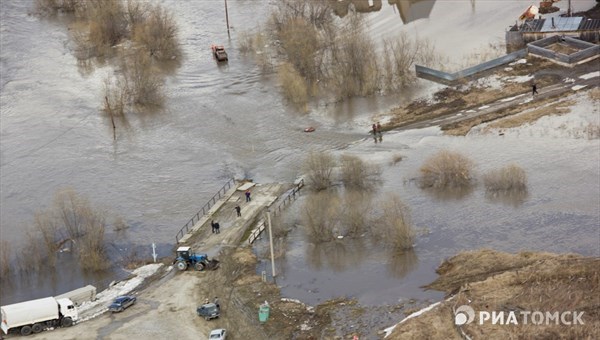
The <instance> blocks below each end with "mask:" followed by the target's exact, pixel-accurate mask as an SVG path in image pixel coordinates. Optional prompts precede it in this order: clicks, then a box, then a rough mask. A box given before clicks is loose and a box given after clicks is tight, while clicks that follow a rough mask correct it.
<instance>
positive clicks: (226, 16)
mask: <svg viewBox="0 0 600 340" xmlns="http://www.w3.org/2000/svg"><path fill="white" fill-rule="evenodd" d="M225 21H226V23H227V36H228V37H229V39H231V34H229V13H228V12H227V0H225Z"/></svg>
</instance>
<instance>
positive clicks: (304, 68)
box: [279, 18, 319, 84]
mask: <svg viewBox="0 0 600 340" xmlns="http://www.w3.org/2000/svg"><path fill="white" fill-rule="evenodd" d="M279 36H280V40H281V42H282V44H283V48H284V49H285V53H286V55H287V58H288V61H289V62H290V63H291V64H292V65H293V66H294V68H295V69H296V70H297V71H298V73H299V74H300V75H302V76H303V77H304V78H305V79H306V81H307V83H308V84H311V83H312V82H314V81H316V80H317V75H318V66H317V65H316V53H317V51H318V50H319V39H318V37H317V31H316V29H315V28H314V26H312V25H311V24H310V23H308V22H307V21H306V20H304V19H302V18H296V19H294V20H289V21H288V22H287V23H286V25H285V26H283V27H282V29H281V32H280V34H279Z"/></svg>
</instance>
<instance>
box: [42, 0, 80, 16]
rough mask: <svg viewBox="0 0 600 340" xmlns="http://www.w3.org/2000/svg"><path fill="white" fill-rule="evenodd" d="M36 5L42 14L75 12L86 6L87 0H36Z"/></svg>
mask: <svg viewBox="0 0 600 340" xmlns="http://www.w3.org/2000/svg"><path fill="white" fill-rule="evenodd" d="M35 7H36V11H37V13H40V14H48V15H52V14H56V13H57V12H65V13H75V12H77V11H78V10H80V9H81V8H82V7H85V0H36V2H35Z"/></svg>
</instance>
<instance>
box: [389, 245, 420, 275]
mask: <svg viewBox="0 0 600 340" xmlns="http://www.w3.org/2000/svg"><path fill="white" fill-rule="evenodd" d="M387 258H388V259H389V260H388V262H387V266H386V268H387V273H388V274H389V275H390V277H394V278H397V279H401V278H403V277H405V276H406V274H408V273H410V272H411V271H412V270H413V269H415V267H416V265H417V263H418V262H419V259H418V258H417V254H416V253H415V251H414V250H413V249H410V250H407V251H404V252H402V253H399V254H398V253H392V252H390V253H389V254H388V255H387Z"/></svg>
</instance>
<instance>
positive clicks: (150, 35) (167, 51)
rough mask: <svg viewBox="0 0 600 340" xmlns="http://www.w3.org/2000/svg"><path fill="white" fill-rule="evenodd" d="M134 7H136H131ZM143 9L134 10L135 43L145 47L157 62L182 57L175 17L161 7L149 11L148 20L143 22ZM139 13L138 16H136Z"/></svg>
mask: <svg viewBox="0 0 600 340" xmlns="http://www.w3.org/2000/svg"><path fill="white" fill-rule="evenodd" d="M131 7H134V6H131ZM143 11H144V10H143V9H136V8H135V7H134V9H132V11H130V12H129V13H132V12H133V14H134V15H133V17H135V18H136V19H135V20H136V21H137V22H136V23H133V39H132V40H133V41H134V42H136V43H138V44H140V45H142V46H144V47H145V49H146V50H147V51H148V52H149V54H150V56H152V57H153V58H156V59H157V60H172V59H175V58H177V57H179V56H180V55H181V51H180V50H179V41H178V38H177V25H176V23H175V20H174V19H173V16H172V15H171V14H170V13H169V12H167V11H166V10H164V9H163V8H162V7H160V6H155V7H152V8H150V9H149V10H148V13H147V18H146V20H141V19H140V17H142V15H143V14H142V12H143ZM135 13H137V14H135Z"/></svg>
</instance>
